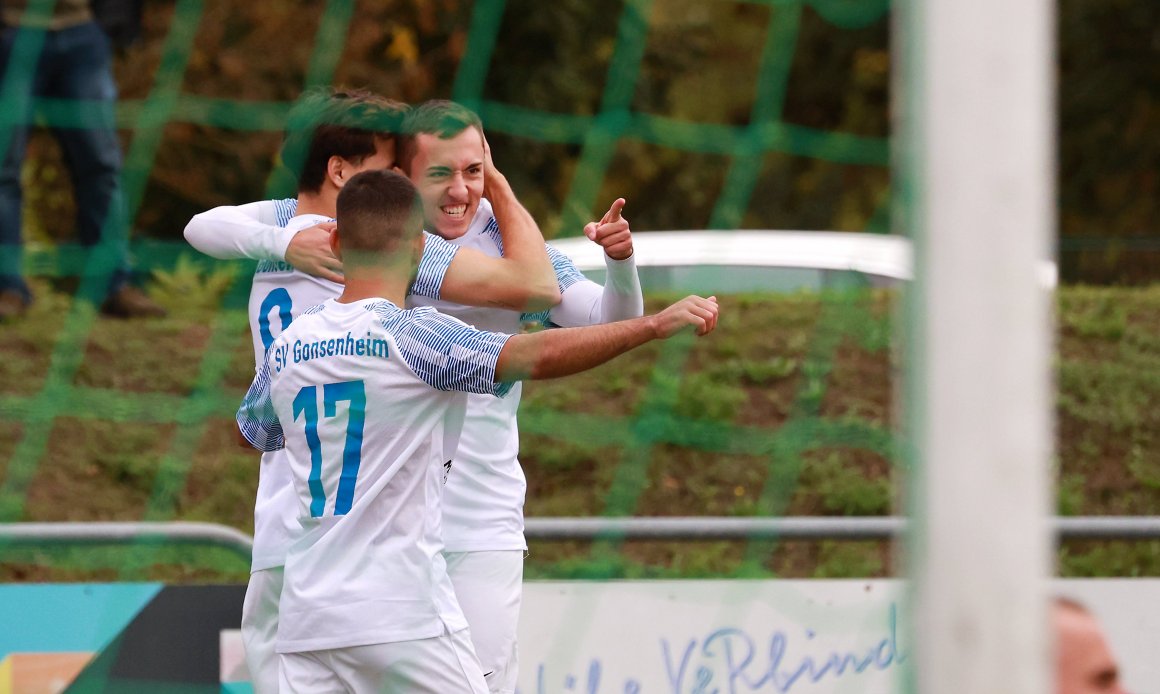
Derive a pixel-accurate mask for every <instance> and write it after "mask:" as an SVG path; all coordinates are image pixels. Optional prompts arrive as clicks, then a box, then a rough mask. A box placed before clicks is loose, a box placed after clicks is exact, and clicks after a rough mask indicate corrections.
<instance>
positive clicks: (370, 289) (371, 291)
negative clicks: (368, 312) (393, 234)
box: [338, 267, 410, 307]
mask: <svg viewBox="0 0 1160 694" xmlns="http://www.w3.org/2000/svg"><path fill="white" fill-rule="evenodd" d="M344 279H345V281H344V283H343V289H342V296H340V297H338V301H339V302H340V303H344V304H351V303H354V302H356V301H362V300H364V299H386V300H387V301H390V302H391V303H393V304H395V305H396V306H399V307H402V306H403V303H404V302H405V301H406V299H407V287H408V286H409V284H410V281H409V278H408V277H406V276H403V275H402V274H401V273H395V272H391V271H389V270H384V269H383V268H358V269H355V268H349V267H348V268H347V269H346V276H345V278H344Z"/></svg>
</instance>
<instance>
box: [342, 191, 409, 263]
mask: <svg viewBox="0 0 1160 694" xmlns="http://www.w3.org/2000/svg"><path fill="white" fill-rule="evenodd" d="M336 212H337V216H336V219H337V221H338V237H339V240H340V242H341V243H342V249H343V262H349V260H348V253H347V251H353V252H354V253H353V254H352V255H354V256H359V255H361V256H367V257H373V256H381V255H382V254H384V253H391V252H395V251H398V250H400V249H401V244H404V243H407V242H410V241H411V240H412V239H414V238H415V237H416V236H418V235H419V234H420V233H422V231H423V206H422V203H421V202H420V200H419V191H417V190H416V189H415V186H414V185H412V183H411V181H410V180H409V179H408V178H407V177H406V176H401V175H399V174H397V173H395V172H394V171H388V170H386V169H383V170H377V171H363V172H362V173H359V174H357V175H355V176H352V177H351V179H350V180H349V181H347V182H346V185H344V186H343V187H342V190H340V191H339V192H338V201H337V203H336Z"/></svg>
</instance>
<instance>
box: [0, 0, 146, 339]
mask: <svg viewBox="0 0 1160 694" xmlns="http://www.w3.org/2000/svg"><path fill="white" fill-rule="evenodd" d="M140 19H141V3H140V0H92V1H91V2H90V0H55V1H54V0H0V79H2V84H0V104H2V109H0V322H4V321H8V320H12V319H14V318H17V317H19V316H21V315H23V314H24V313H25V311H27V309H28V306H29V304H31V303H32V292H31V291H30V290H29V287H28V284H27V282H26V281H25V280H24V277H23V275H22V262H23V240H22V238H21V208H22V205H23V195H22V190H21V185H20V172H21V166H22V164H23V162H24V156H25V151H26V149H27V147H28V133H29V127H30V125H31V124H32V121H33V114H35V113H36V112H37V110H38V106H39V107H40V108H42V109H43V110H44V111H45V112H47V115H48V116H49V121H50V128H51V131H52V134H53V136H54V137H55V138H56V141H57V142H58V143H59V145H60V148H61V151H62V153H63V155H64V161H65V165H66V166H67V168H68V171H69V175H70V177H71V178H72V185H73V193H74V198H75V202H76V234H77V238H78V240H79V242H80V244H81V246H83V247H85V248H86V250H87V251H88V257H87V259H86V269H85V274H86V275H87V276H89V277H94V278H95V280H96V283H97V284H96V285H95V286H94V289H93V292H94V296H93V299H95V300H96V301H100V302H101V312H102V313H104V314H106V315H110V316H117V317H121V318H134V317H147V316H163V315H165V311H164V309H162V308H161V307H160V306H158V305H157V304H156V303H154V302H153V301H152V300H150V299H149V298H148V297H146V296H145V294H144V293H143V292H141V290H140V289H138V288H136V287H134V286H132V285H130V284H129V279H130V274H131V273H130V267H129V252H128V221H127V219H126V218H125V217H126V215H125V212H126V211H125V209H124V199H123V196H122V191H121V181H120V174H121V144H120V141H119V140H118V137H117V130H116V125H115V118H114V106H115V104H116V101H117V86H116V83H115V82H114V80H113V72H112V63H113V60H112V58H113V48H114V46H115V45H116V46H120V47H124V46H127V45H128V44H129V43H131V42H132V41H133V40H134V39H135V38H136V37H137V35H138V34H139V33H140ZM41 100H44V102H43V103H40V104H38V103H37V102H38V101H41ZM61 107H63V108H61Z"/></svg>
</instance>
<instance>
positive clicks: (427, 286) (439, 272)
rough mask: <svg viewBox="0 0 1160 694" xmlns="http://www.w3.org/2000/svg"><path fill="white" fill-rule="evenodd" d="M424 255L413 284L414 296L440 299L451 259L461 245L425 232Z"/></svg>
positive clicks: (420, 260)
mask: <svg viewBox="0 0 1160 694" xmlns="http://www.w3.org/2000/svg"><path fill="white" fill-rule="evenodd" d="M423 238H424V239H425V242H424V244H423V256H422V257H421V258H420V259H419V269H418V271H417V272H416V275H415V282H414V283H413V284H412V285H411V292H410V293H411V294H412V295H413V296H425V297H427V298H428V299H438V298H439V294H440V292H442V291H443V278H444V277H446V276H447V269H448V268H449V267H451V261H452V260H454V259H455V254H456V253H458V252H459V246H455V245H452V244H450V243H448V242H447V239H444V238H442V237H440V236H436V235H434V234H430V233H427V232H426V231H424V232H423Z"/></svg>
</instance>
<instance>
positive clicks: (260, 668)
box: [242, 567, 283, 694]
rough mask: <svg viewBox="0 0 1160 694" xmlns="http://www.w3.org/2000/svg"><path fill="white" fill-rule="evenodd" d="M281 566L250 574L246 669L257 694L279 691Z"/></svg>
mask: <svg viewBox="0 0 1160 694" xmlns="http://www.w3.org/2000/svg"><path fill="white" fill-rule="evenodd" d="M282 581H283V572H282V567H277V568H273V569H264V570H262V571H255V572H253V573H251V574H250V583H249V585H248V586H246V599H245V601H244V602H243V603H242V643H244V644H245V646H246V667H247V668H248V669H249V670H250V681H252V682H253V683H254V692H255V694H276V693H277V692H278V677H279V675H278V653H277V652H276V651H275V650H274V643H275V641H276V640H277V637H278V600H279V599H280V598H281V596H282Z"/></svg>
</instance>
